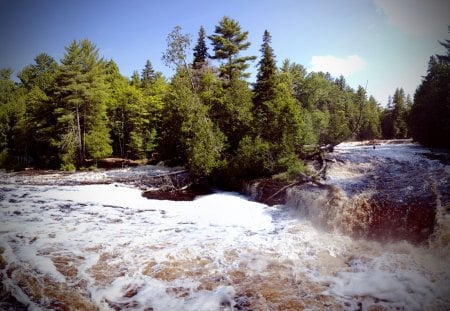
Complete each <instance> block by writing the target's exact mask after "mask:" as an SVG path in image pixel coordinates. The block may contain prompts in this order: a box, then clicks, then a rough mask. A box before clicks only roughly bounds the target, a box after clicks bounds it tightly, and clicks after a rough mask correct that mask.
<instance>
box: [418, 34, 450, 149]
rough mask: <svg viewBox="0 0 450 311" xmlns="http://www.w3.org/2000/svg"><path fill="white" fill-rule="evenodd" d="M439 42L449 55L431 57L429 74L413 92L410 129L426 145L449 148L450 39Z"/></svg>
mask: <svg viewBox="0 0 450 311" xmlns="http://www.w3.org/2000/svg"><path fill="white" fill-rule="evenodd" d="M449 33H450V27H449ZM440 43H441V45H442V46H444V47H445V48H446V49H447V51H446V54H445V55H436V56H432V57H430V61H429V63H428V72H427V75H426V76H425V77H424V78H423V80H422V82H421V84H420V85H419V87H418V88H417V89H416V92H415V94H414V103H413V105H412V107H411V112H410V116H409V129H410V131H411V134H412V137H413V138H414V139H415V140H417V141H419V142H420V143H422V144H424V145H426V146H431V147H443V148H448V149H450V140H449V139H448V137H450V96H449V94H450V40H446V41H445V42H440Z"/></svg>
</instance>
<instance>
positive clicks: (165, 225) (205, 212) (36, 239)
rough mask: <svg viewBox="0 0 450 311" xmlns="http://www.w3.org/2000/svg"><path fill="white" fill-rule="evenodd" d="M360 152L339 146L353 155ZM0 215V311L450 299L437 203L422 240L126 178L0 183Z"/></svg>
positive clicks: (435, 306) (448, 254) (343, 174)
mask: <svg viewBox="0 0 450 311" xmlns="http://www.w3.org/2000/svg"><path fill="white" fill-rule="evenodd" d="M352 148H353V149H354V150H356V151H355V153H351V152H350V150H351V149H352ZM390 148H394V154H398V150H403V149H401V147H399V149H397V153H396V151H395V146H391V147H390ZM402 148H404V147H402ZM364 150H365V149H363V148H358V147H352V146H348V145H345V146H342V147H341V148H340V149H338V150H337V152H338V154H340V155H341V156H346V157H347V159H346V160H347V161H349V160H348V158H349V157H353V156H354V155H355V154H358V153H359V154H361V156H362V157H364V156H367V152H369V150H366V151H367V152H364ZM416 151H417V150H416ZM345 154H347V155H345ZM414 154H415V153H414ZM414 154H411V157H413V155H414ZM377 156H378V157H381V158H382V159H384V158H385V156H383V155H382V154H380V153H378V155H377ZM358 159H361V157H358V158H356V159H353V160H352V161H354V163H356V164H357V165H360V166H361V165H362V166H364V165H370V163H371V162H370V161H369V162H368V160H367V159H366V160H365V161H360V160H358ZM426 161H428V162H427V163H430V165H435V166H436V167H440V168H442V165H441V164H439V163H438V161H435V162H433V161H432V160H426ZM367 163H369V164H367ZM433 167H434V166H433ZM444 169H446V168H445V166H444ZM338 171H340V172H338ZM359 173H360V171H354V172H353V173H348V171H345V170H344V168H343V167H336V168H335V170H334V171H331V175H330V177H329V178H330V179H332V180H334V181H336V184H341V185H342V188H343V189H345V187H346V186H345V184H346V183H348V181H349V180H350V179H352V178H356V177H358V176H359V175H358V176H356V175H357V174H359ZM352 174H355V176H353V177H352V176H351V175H352ZM447 177H448V176H447ZM339 178H340V179H339ZM352 187H353V186H352ZM441 208H442V207H441ZM0 215H1V218H0V252H1V259H0V269H1V270H0V272H1V277H2V293H1V296H0V298H2V300H4V302H3V303H0V309H2V308H4V309H7V308H8V307H13V308H19V307H20V306H23V307H24V308H28V309H31V310H41V309H42V310H47V309H53V310H68V309H74V310H96V309H100V310H127V309H128V310H302V309H309V310H372V311H374V310H446V309H449V308H450V287H449V286H448V284H450V235H448V236H446V235H445V234H444V233H442V232H446V231H445V230H446V229H448V217H447V214H446V213H445V212H441V213H437V217H440V219H439V220H438V223H439V227H438V229H439V230H441V231H440V233H439V238H437V237H436V235H434V236H433V237H430V242H429V243H425V244H420V245H413V244H410V243H408V242H405V241H397V242H391V243H380V242H377V241H371V240H366V239H355V238H351V237H350V236H349V235H345V234H343V233H340V232H341V231H340V230H324V229H323V228H321V227H320V226H317V224H316V223H315V222H314V221H312V220H311V219H310V217H308V215H306V214H305V213H299V209H298V206H273V207H269V206H266V205H264V204H260V203H256V202H252V201H250V200H248V199H247V198H246V197H243V196H240V195H237V194H235V193H215V194H212V195H207V196H202V197H198V198H197V199H196V200H194V201H192V202H172V201H156V200H147V199H145V198H143V197H142V196H141V190H139V189H137V188H135V187H131V186H127V185H124V184H108V185H77V186H60V185H47V186H46V185H25V184H21V185H18V184H17V183H15V182H3V183H2V184H0ZM446 217H447V218H446ZM447 232H448V231H447Z"/></svg>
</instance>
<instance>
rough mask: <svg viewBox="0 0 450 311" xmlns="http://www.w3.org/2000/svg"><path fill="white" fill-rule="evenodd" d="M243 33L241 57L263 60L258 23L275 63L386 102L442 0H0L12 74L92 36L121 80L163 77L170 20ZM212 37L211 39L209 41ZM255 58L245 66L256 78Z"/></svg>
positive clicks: (433, 42) (411, 73) (430, 47)
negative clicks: (336, 80)
mask: <svg viewBox="0 0 450 311" xmlns="http://www.w3.org/2000/svg"><path fill="white" fill-rule="evenodd" d="M224 15H227V16H230V17H232V18H234V19H236V20H237V21H238V22H239V23H240V25H241V27H242V29H243V30H247V31H249V41H250V42H251V43H252V46H251V47H250V48H249V49H248V50H247V51H246V52H245V53H243V54H245V55H256V56H258V58H259V57H260V52H259V49H260V45H261V43H262V42H261V41H262V35H263V32H264V30H265V29H267V30H269V32H270V33H271V35H272V47H273V48H274V50H275V54H276V57H277V61H278V63H279V65H281V63H282V61H283V60H284V59H286V58H289V59H290V60H291V61H294V62H297V63H300V64H302V65H303V66H305V67H306V68H307V69H308V70H310V71H311V70H313V71H319V70H321V71H329V72H330V73H331V74H332V75H333V76H338V75H339V74H343V75H344V76H345V78H346V79H347V82H348V83H349V84H350V85H351V86H352V87H354V88H356V87H357V86H358V85H362V86H365V85H366V83H367V92H368V93H369V94H371V95H374V96H375V98H376V99H377V100H378V101H379V102H380V103H381V104H382V105H385V104H386V102H387V97H388V95H390V94H393V93H394V91H395V88H397V87H403V88H404V89H405V91H406V92H407V93H410V94H411V95H413V94H414V91H415V88H416V87H417V86H418V85H419V83H420V81H421V76H423V75H425V74H426V69H427V63H428V59H429V57H430V56H431V55H433V54H436V53H443V52H444V49H443V48H442V47H441V46H440V45H439V43H438V40H441V41H443V40H445V39H448V38H449V34H448V32H447V25H449V24H450V4H449V2H448V1H447V0H427V1H422V0H396V1H394V0H343V1H335V0H316V1H294V0H275V1H269V0H258V1H256V0H255V1H253V0H247V1H245V0H240V1H239V0H226V1H212V0H210V1H204V0H196V1H144V0H109V1H107V0H102V1H93V0H92V1H88V0H79V1H75V0H64V1H62V0H61V1H59V0H0V23H1V24H0V25H1V27H0V68H12V69H13V70H14V71H15V73H17V72H18V71H20V70H21V69H22V68H24V67H25V66H26V65H28V64H30V63H33V58H34V57H35V56H36V55H38V54H39V53H41V52H45V53H47V54H50V55H51V56H53V57H54V58H55V59H56V60H59V59H61V58H62V56H63V55H64V47H65V46H67V45H68V44H69V43H70V42H71V41H72V40H74V39H77V40H79V39H84V38H87V39H89V40H91V41H92V42H94V43H95V44H96V45H97V47H98V48H99V50H100V54H101V55H102V56H104V57H105V58H106V59H113V60H114V61H116V63H117V64H118V66H119V68H120V71H121V73H122V74H123V75H125V76H131V74H132V73H133V71H134V70H138V71H139V72H140V71H141V70H142V68H143V67H144V65H145V62H146V60H147V59H149V60H150V61H151V62H152V64H153V67H154V68H155V69H156V70H158V71H161V72H163V74H164V75H165V76H167V77H170V76H171V75H172V71H171V70H170V69H169V68H167V67H166V66H164V64H163V62H162V61H161V55H162V53H163V51H164V50H165V49H166V36H167V34H168V33H169V32H170V31H171V30H172V29H173V28H174V27H175V26H176V25H179V26H181V27H182V31H183V33H189V34H190V35H191V37H192V47H193V46H194V45H195V42H196V40H197V33H198V30H199V27H200V26H201V25H203V26H204V27H205V30H206V32H207V35H210V34H212V33H213V31H214V27H215V25H217V23H218V22H219V20H220V19H221V18H222V16H224ZM208 43H209V42H208ZM256 64H257V61H255V62H254V63H253V64H252V66H251V69H250V71H251V72H252V73H253V77H254V76H255V74H254V73H255V71H256Z"/></svg>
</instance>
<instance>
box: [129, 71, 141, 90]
mask: <svg viewBox="0 0 450 311" xmlns="http://www.w3.org/2000/svg"><path fill="white" fill-rule="evenodd" d="M130 84H131V85H132V86H134V87H140V86H141V78H140V77H139V72H138V71H137V70H135V71H133V74H132V75H131V79H130Z"/></svg>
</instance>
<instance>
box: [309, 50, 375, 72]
mask: <svg viewBox="0 0 450 311" xmlns="http://www.w3.org/2000/svg"><path fill="white" fill-rule="evenodd" d="M311 64H312V68H311V70H312V71H323V72H329V73H330V74H331V75H332V76H339V75H343V76H349V75H352V74H354V73H356V72H359V71H362V70H364V69H365V68H366V66H367V63H366V61H365V60H363V59H362V58H361V57H359V56H358V55H349V56H347V57H345V58H339V57H336V56H332V55H327V56H313V57H312V59H311Z"/></svg>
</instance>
